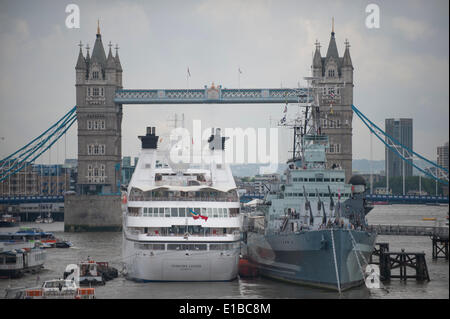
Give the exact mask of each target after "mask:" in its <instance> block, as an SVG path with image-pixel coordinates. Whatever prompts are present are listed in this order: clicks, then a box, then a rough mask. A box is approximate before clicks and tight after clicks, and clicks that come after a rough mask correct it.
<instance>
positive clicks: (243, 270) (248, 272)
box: [239, 259, 259, 277]
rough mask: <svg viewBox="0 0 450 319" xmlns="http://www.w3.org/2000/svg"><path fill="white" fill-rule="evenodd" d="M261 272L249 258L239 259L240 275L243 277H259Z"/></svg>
mask: <svg viewBox="0 0 450 319" xmlns="http://www.w3.org/2000/svg"><path fill="white" fill-rule="evenodd" d="M258 274H259V271H258V267H257V266H256V265H254V264H253V263H251V262H250V261H248V260H247V259H241V260H239V276H241V277H257V276H258Z"/></svg>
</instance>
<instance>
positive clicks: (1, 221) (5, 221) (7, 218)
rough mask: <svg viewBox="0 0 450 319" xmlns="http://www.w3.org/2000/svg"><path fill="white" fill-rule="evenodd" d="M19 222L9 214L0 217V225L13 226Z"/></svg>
mask: <svg viewBox="0 0 450 319" xmlns="http://www.w3.org/2000/svg"><path fill="white" fill-rule="evenodd" d="M18 224H19V219H18V218H17V217H14V216H13V215H11V214H3V215H2V217H1V218H0V227H14V226H17V225H18Z"/></svg>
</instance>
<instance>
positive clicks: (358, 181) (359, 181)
mask: <svg viewBox="0 0 450 319" xmlns="http://www.w3.org/2000/svg"><path fill="white" fill-rule="evenodd" d="M348 183H349V184H352V185H364V186H366V180H365V179H364V177H362V176H361V175H353V176H352V177H351V178H350V180H349V182H348Z"/></svg>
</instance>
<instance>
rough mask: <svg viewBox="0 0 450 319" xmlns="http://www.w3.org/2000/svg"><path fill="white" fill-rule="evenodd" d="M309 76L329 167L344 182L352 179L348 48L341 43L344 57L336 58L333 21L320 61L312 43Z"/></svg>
mask: <svg viewBox="0 0 450 319" xmlns="http://www.w3.org/2000/svg"><path fill="white" fill-rule="evenodd" d="M315 45H316V52H315V54H314V57H313V64H312V74H313V76H314V77H318V78H319V81H318V82H317V86H318V88H319V102H320V114H321V119H320V123H321V129H322V132H323V133H324V134H326V135H328V137H329V144H330V147H329V148H328V149H327V163H328V165H329V166H332V165H333V164H337V165H338V166H340V167H341V168H343V169H345V177H346V181H347V182H348V181H349V179H350V177H351V176H352V118H353V111H352V104H353V64H352V60H351V58H350V49H349V47H350V45H349V43H348V41H346V42H345V53H344V56H343V57H339V53H338V49H337V45H336V38H335V32H334V21H333V27H332V31H331V38H330V43H329V45H328V49H327V54H326V56H325V57H322V56H321V54H320V45H319V43H318V42H317V41H316V44H315Z"/></svg>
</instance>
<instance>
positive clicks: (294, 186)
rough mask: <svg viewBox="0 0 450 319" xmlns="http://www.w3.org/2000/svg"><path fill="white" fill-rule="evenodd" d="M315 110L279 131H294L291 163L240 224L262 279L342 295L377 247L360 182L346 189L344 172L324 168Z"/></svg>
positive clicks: (324, 140)
mask: <svg viewBox="0 0 450 319" xmlns="http://www.w3.org/2000/svg"><path fill="white" fill-rule="evenodd" d="M316 101H318V99H317V98H316ZM314 104H315V105H314ZM314 104H307V105H306V106H305V109H304V113H303V115H300V116H299V117H297V118H296V119H295V120H294V121H293V122H290V123H288V122H285V123H284V125H286V126H288V127H289V126H290V127H293V128H294V150H293V158H292V159H291V160H289V161H288V168H287V169H286V171H285V172H284V175H283V177H282V179H281V181H280V182H279V183H278V184H274V185H272V187H271V190H270V191H269V192H267V194H266V196H265V198H264V202H263V204H260V205H257V208H256V212H254V213H251V215H250V216H247V218H248V219H247V220H246V221H244V224H246V223H247V224H248V225H249V226H248V231H247V234H246V235H247V240H246V241H247V251H248V261H249V262H250V263H251V264H252V265H255V266H257V267H258V271H259V273H260V274H261V275H262V276H266V277H271V278H274V279H278V280H282V281H288V282H292V283H296V284H303V285H309V286H315V287H322V288H328V289H332V290H337V291H339V292H341V291H343V290H345V289H349V288H351V287H354V286H358V285H361V284H362V283H363V282H364V279H365V275H364V267H365V266H366V264H367V260H368V259H369V257H370V254H371V253H372V251H373V249H374V245H375V240H376V233H373V232H371V231H369V230H368V228H367V222H366V218H365V216H366V214H367V213H369V212H370V210H371V209H372V208H373V206H369V205H368V203H367V202H366V199H365V193H366V187H365V181H364V178H362V177H361V176H353V177H352V178H351V179H350V181H349V184H346V183H345V171H344V170H342V169H340V168H339V167H336V166H335V165H333V166H332V167H328V166H327V161H326V148H327V147H328V136H326V135H324V134H322V133H321V127H320V118H321V114H320V109H319V107H318V106H316V105H318V103H314ZM245 237H246V236H245V235H244V238H245Z"/></svg>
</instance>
